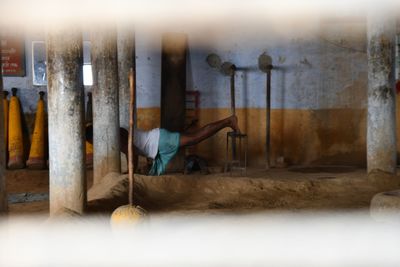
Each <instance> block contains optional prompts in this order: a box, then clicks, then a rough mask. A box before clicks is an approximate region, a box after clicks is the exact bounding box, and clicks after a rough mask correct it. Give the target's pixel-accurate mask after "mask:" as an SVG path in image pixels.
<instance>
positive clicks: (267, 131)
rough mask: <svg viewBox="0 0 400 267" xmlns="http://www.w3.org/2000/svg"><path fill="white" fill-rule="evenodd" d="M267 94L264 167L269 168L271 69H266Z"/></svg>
mask: <svg viewBox="0 0 400 267" xmlns="http://www.w3.org/2000/svg"><path fill="white" fill-rule="evenodd" d="M266 87H267V94H266V98H267V99H266V102H267V116H266V120H267V121H266V128H267V129H266V143H265V157H266V158H265V160H266V162H265V167H266V169H269V168H270V164H271V160H270V150H271V147H270V142H271V70H268V71H267V86H266Z"/></svg>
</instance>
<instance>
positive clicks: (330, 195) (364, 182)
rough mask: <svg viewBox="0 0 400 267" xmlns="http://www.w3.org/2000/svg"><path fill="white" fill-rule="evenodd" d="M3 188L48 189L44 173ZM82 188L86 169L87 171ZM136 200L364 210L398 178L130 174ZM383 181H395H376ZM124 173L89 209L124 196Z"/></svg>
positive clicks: (332, 172) (182, 205) (36, 208)
mask: <svg viewBox="0 0 400 267" xmlns="http://www.w3.org/2000/svg"><path fill="white" fill-rule="evenodd" d="M6 176H7V190H8V193H9V195H15V194H16V193H44V194H43V195H46V194H47V193H48V185H49V183H48V171H47V170H46V171H35V170H16V171H8V172H7V174H6ZM87 176H88V188H91V187H92V171H88V175H87ZM135 177H136V184H135V193H136V195H135V199H136V202H137V203H138V204H139V205H140V206H142V207H144V208H145V209H146V210H148V211H150V212H171V211H188V212H189V211H204V212H232V211H234V212H248V211H251V212H252V211H260V210H285V211H295V212H298V211H303V210H307V211H310V210H311V211H316V210H318V211H319V210H323V211H326V210H337V211H339V210H362V209H365V210H366V209H368V208H369V204H370V201H371V198H372V197H373V196H374V195H375V194H376V193H378V192H382V191H387V190H392V189H397V188H399V186H398V182H397V181H398V177H396V178H394V179H393V177H389V178H388V177H386V176H385V174H377V175H375V177H374V179H371V178H370V179H368V177H367V175H366V172H365V170H363V169H355V168H351V167H339V166H338V167H334V166H332V167H322V166H317V167H308V168H300V167H298V168H290V169H271V170H269V171H265V170H256V169H251V170H248V171H247V174H246V176H242V175H240V173H233V174H229V173H227V174H224V173H214V174H209V175H200V174H193V175H183V174H174V175H170V174H169V175H164V176H159V177H152V176H144V175H135ZM376 180H378V181H379V180H382V181H385V180H389V181H393V180H396V182H394V183H393V182H390V183H388V182H382V183H376V182H371V181H376ZM127 185H128V180H127V176H126V175H122V176H121V175H118V174H114V175H109V176H107V177H105V178H104V179H103V181H102V182H101V183H99V184H97V185H95V186H93V187H92V188H91V189H90V190H89V193H88V200H89V202H88V211H89V212H110V211H112V210H113V209H114V208H116V207H118V206H119V205H121V204H124V203H125V202H126V199H127ZM48 206H49V205H48V200H42V201H33V202H27V203H14V204H10V206H9V210H10V214H47V213H48Z"/></svg>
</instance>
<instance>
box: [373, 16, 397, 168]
mask: <svg viewBox="0 0 400 267" xmlns="http://www.w3.org/2000/svg"><path fill="white" fill-rule="evenodd" d="M379 14H381V15H379ZM367 38H368V48H367V49H368V53H367V54H368V120H367V166H368V173H371V172H372V171H376V170H379V171H383V172H387V173H392V174H394V173H395V172H396V94H395V89H394V65H395V61H394V48H395V21H394V20H392V19H390V16H388V15H386V16H385V15H384V14H383V13H380V12H371V14H370V15H369V17H368V25H367Z"/></svg>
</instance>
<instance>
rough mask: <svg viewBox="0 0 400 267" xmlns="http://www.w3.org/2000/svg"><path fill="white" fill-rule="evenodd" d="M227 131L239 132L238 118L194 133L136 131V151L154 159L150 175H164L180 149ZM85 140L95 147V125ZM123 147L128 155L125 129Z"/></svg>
mask: <svg viewBox="0 0 400 267" xmlns="http://www.w3.org/2000/svg"><path fill="white" fill-rule="evenodd" d="M226 127H230V128H232V130H234V131H236V132H240V130H239V127H238V121H237V117H236V116H231V117H228V118H225V119H222V120H219V121H216V122H213V123H210V124H207V125H205V126H204V127H202V128H200V129H198V130H196V131H194V132H191V133H178V132H169V131H167V130H165V129H162V128H155V129H152V130H150V131H142V130H140V129H135V130H134V131H135V132H134V146H135V151H136V152H137V153H139V154H140V155H142V156H144V157H147V158H151V159H153V166H152V167H151V169H150V172H149V175H161V174H163V173H164V172H165V170H166V168H167V165H168V163H169V162H170V161H171V159H172V158H173V157H174V156H175V155H176V153H177V152H178V150H179V148H182V147H186V146H192V145H196V144H198V143H200V142H201V141H203V140H205V139H207V138H209V137H211V136H213V135H214V134H216V133H217V132H219V131H220V130H222V129H224V128H226ZM86 140H87V141H88V142H89V143H93V127H92V125H88V126H87V127H86ZM120 146H121V148H120V149H121V152H122V153H124V154H125V155H128V131H127V130H125V129H124V128H120Z"/></svg>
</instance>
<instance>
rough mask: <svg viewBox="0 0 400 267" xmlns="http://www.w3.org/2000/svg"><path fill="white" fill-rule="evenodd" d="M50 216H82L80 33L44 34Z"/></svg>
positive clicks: (67, 30) (73, 30)
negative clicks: (67, 212)
mask: <svg viewBox="0 0 400 267" xmlns="http://www.w3.org/2000/svg"><path fill="white" fill-rule="evenodd" d="M46 53H47V82H48V85H47V88H48V114H49V120H48V121H49V122H48V124H49V158H50V215H51V214H54V213H56V212H57V211H58V210H59V209H61V208H68V209H71V210H73V211H76V212H79V213H82V212H83V211H84V209H85V205H86V170H85V140H84V136H85V134H84V133H85V132H84V123H85V116H84V112H85V109H84V87H83V45H82V33H81V32H80V30H79V29H78V28H72V27H71V28H63V29H52V30H51V31H49V33H48V34H47V40H46Z"/></svg>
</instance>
